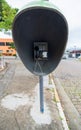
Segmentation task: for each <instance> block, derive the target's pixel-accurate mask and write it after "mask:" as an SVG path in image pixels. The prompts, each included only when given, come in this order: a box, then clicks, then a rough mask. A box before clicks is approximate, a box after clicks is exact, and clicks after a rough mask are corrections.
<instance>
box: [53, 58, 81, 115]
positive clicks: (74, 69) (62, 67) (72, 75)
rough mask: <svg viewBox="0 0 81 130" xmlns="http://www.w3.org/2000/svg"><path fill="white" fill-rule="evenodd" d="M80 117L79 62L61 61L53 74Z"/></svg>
mask: <svg viewBox="0 0 81 130" xmlns="http://www.w3.org/2000/svg"><path fill="white" fill-rule="evenodd" d="M54 76H55V77H56V78H58V79H59V80H60V82H61V84H62V86H63V88H64V90H65V92H66V93H67V95H68V96H69V98H70V99H71V101H72V103H73V104H74V106H75V108H76V109H77V111H78V112H79V114H80V116H81V61H79V60H78V59H67V60H62V61H61V62H60V64H59V66H58V67H57V68H56V70H55V72H54Z"/></svg>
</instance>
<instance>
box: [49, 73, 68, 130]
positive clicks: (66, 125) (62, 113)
mask: <svg viewBox="0 0 81 130" xmlns="http://www.w3.org/2000/svg"><path fill="white" fill-rule="evenodd" d="M50 77H51V82H52V84H53V86H54V93H55V99H56V104H57V108H58V111H59V115H60V118H61V122H62V125H63V129H64V130H69V127H68V124H67V121H66V117H65V114H64V112H63V108H62V105H61V102H60V98H59V95H58V93H57V90H56V86H55V83H54V80H53V75H52V74H51V75H50Z"/></svg>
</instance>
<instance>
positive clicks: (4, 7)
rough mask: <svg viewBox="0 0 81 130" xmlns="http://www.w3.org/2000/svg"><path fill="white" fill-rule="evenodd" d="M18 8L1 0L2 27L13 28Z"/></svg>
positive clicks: (0, 19)
mask: <svg viewBox="0 0 81 130" xmlns="http://www.w3.org/2000/svg"><path fill="white" fill-rule="evenodd" d="M17 11H18V9H13V8H11V7H10V6H9V5H8V3H7V2H6V1H5V0H0V28H5V29H6V30H7V29H11V27H12V22H13V19H14V17H15V15H16V13H17Z"/></svg>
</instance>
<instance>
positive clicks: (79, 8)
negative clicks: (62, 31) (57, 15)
mask: <svg viewBox="0 0 81 130" xmlns="http://www.w3.org/2000/svg"><path fill="white" fill-rule="evenodd" d="M6 1H7V2H8V3H9V4H10V5H11V6H12V7H17V8H21V7H23V6H24V5H25V4H27V2H29V1H31V0H6ZM50 2H52V3H53V4H54V5H56V6H57V7H58V8H59V9H60V10H62V13H63V14H64V16H65V17H66V19H67V22H68V27H69V37H68V43H67V47H80V48H81V0H50Z"/></svg>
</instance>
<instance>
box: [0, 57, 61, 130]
mask: <svg viewBox="0 0 81 130" xmlns="http://www.w3.org/2000/svg"><path fill="white" fill-rule="evenodd" d="M7 62H10V64H9V68H8V69H7V70H6V71H5V72H4V73H3V72H0V130H63V126H62V123H61V120H62V119H61V118H60V116H59V113H58V110H57V106H56V102H55V101H54V99H53V96H52V90H51V89H45V90H44V91H45V92H44V94H45V102H46V104H47V107H48V109H49V111H50V116H51V123H50V124H37V123H36V122H35V120H34V119H33V118H32V116H31V114H30V112H31V109H32V107H33V104H34V102H35V96H36V94H37V91H36V85H37V83H38V77H36V76H34V75H33V74H31V73H30V72H29V71H28V70H26V68H25V67H24V65H23V64H22V63H21V61H20V60H15V59H14V60H13V61H7ZM21 93H22V94H25V95H26V96H27V97H28V103H26V104H25V105H21V106H19V107H17V109H15V110H10V109H9V108H6V107H5V106H3V105H2V101H3V102H4V101H5V99H6V98H7V97H8V96H9V95H13V94H21ZM15 97H16V98H18V99H19V100H20V99H21V96H20V97H17V95H15ZM37 100H38V99H37ZM10 103H11V104H12V106H13V103H14V100H12V101H11V102H8V105H10ZM12 106H11V107H12ZM34 114H36V112H35V113H34ZM39 116H40V115H39ZM38 119H39V118H38Z"/></svg>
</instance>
